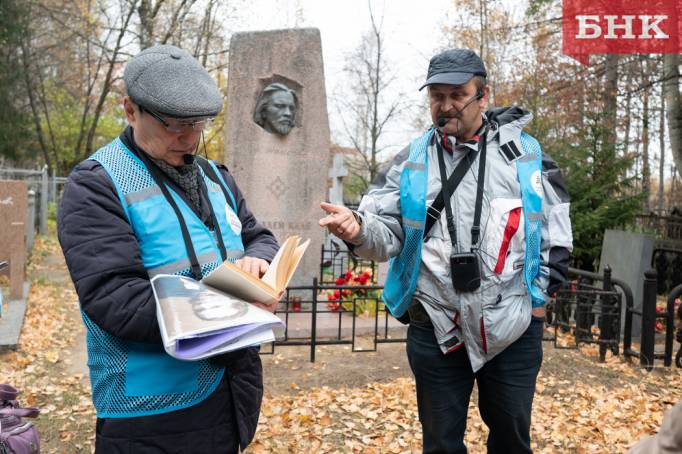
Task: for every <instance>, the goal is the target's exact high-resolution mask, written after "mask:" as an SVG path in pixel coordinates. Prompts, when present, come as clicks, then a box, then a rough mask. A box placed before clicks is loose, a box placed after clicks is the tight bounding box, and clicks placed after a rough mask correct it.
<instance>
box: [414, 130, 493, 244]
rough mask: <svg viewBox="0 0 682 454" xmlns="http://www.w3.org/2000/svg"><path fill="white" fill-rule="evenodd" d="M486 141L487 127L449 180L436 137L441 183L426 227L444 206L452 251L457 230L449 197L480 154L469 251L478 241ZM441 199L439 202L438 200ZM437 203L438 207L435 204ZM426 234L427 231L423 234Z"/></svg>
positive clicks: (438, 215) (441, 149)
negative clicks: (476, 144) (476, 146)
mask: <svg viewBox="0 0 682 454" xmlns="http://www.w3.org/2000/svg"><path fill="white" fill-rule="evenodd" d="M487 141H488V126H487V125H486V127H485V130H484V131H483V134H481V136H480V138H479V141H478V149H477V150H476V151H475V152H469V153H467V154H466V156H464V157H463V158H462V160H461V161H460V163H459V164H458V165H457V167H456V168H455V170H454V171H453V172H452V174H451V175H450V178H449V179H446V177H445V158H444V157H443V153H444V151H443V147H441V144H440V142H439V141H438V137H437V136H436V149H437V154H438V167H439V169H440V181H441V186H442V189H441V192H440V193H439V194H438V196H437V197H436V200H434V201H433V203H432V204H431V206H430V207H429V210H427V213H428V214H429V216H430V218H429V219H427V226H428V227H429V228H430V226H431V225H433V223H434V222H435V221H436V220H437V219H438V218H440V212H441V210H442V207H441V208H440V209H439V208H438V206H442V205H445V218H446V220H447V225H448V233H449V234H450V241H451V242H452V250H453V252H454V251H455V250H458V247H457V230H456V229H455V221H454V217H453V215H452V207H451V206H450V197H452V195H453V194H454V193H455V190H456V189H457V186H459V183H460V182H461V181H462V179H463V178H464V175H466V173H467V171H468V170H469V168H470V167H471V165H472V164H473V162H474V160H475V159H476V155H477V154H480V155H481V156H480V158H479V161H478V177H477V181H476V183H477V190H476V206H475V208H474V224H473V226H472V227H471V249H472V250H473V249H474V246H476V244H478V240H479V237H480V234H481V206H482V204H483V186H484V184H485V156H486V150H487ZM439 198H440V199H441V200H440V202H439V201H438V199H439ZM437 202H438V205H437V204H436V203H437ZM446 202H447V203H446ZM432 210H435V211H436V212H437V213H438V214H437V216H436V215H435V212H434V213H429V211H432ZM432 219H433V221H432ZM429 221H431V222H429ZM426 233H428V230H426V231H425V232H424V234H426Z"/></svg>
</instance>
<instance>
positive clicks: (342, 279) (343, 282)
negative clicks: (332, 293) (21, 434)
mask: <svg viewBox="0 0 682 454" xmlns="http://www.w3.org/2000/svg"><path fill="white" fill-rule="evenodd" d="M334 282H335V283H336V285H343V284H345V283H346V280H345V279H344V278H342V277H337V278H336V281H334Z"/></svg>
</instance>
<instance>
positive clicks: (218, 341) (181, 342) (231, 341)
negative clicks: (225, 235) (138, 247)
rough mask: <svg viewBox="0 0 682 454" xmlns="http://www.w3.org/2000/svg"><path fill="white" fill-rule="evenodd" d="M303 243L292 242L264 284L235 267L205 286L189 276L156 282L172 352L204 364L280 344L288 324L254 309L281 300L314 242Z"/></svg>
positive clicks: (166, 341)
mask: <svg viewBox="0 0 682 454" xmlns="http://www.w3.org/2000/svg"><path fill="white" fill-rule="evenodd" d="M299 242H300V239H299V237H290V238H288V239H287V240H286V241H285V242H284V245H283V246H282V247H281V248H280V250H279V251H278V252H277V255H276V256H275V258H274V259H273V261H272V263H271V264H270V267H269V268H268V272H267V273H266V274H265V275H264V276H263V277H262V278H261V279H257V278H255V277H253V276H251V275H250V274H248V273H246V272H244V271H242V270H240V269H239V268H237V267H236V266H234V265H233V264H231V263H229V262H225V263H223V264H222V265H220V266H219V267H218V268H216V269H215V270H214V271H213V272H212V273H210V274H209V275H208V276H206V278H204V279H203V280H202V281H200V282H197V281H195V280H194V279H192V278H190V277H185V276H177V275H168V274H160V275H157V276H154V278H152V280H151V284H152V289H153V291H154V297H155V299H156V315H157V319H158V322H159V328H160V331H161V338H162V340H163V345H164V348H165V349H166V352H167V353H168V354H169V355H171V356H173V357H175V358H177V359H182V360H198V359H203V358H207V357H209V356H214V355H218V354H220V353H225V352H228V351H233V350H238V349H240V348H245V347H249V346H254V345H260V344H262V343H266V342H272V341H274V340H275V336H274V333H273V331H272V330H273V328H275V327H277V326H284V323H283V322H282V320H281V319H280V318H279V317H278V316H276V315H274V314H272V313H270V312H268V311H265V310H263V309H260V308H259V307H256V306H254V305H253V304H250V303H251V302H264V303H269V302H276V301H278V300H279V299H280V298H281V296H282V294H283V292H284V290H285V289H286V286H287V284H288V283H289V281H290V280H291V277H292V276H293V274H294V271H296V267H297V266H298V263H299V262H300V260H301V257H302V255H303V253H304V252H305V249H306V248H307V246H308V244H309V242H310V240H308V241H306V242H305V243H303V244H301V245H299ZM211 277H212V278H211ZM209 278H211V279H209ZM207 281H208V282H207Z"/></svg>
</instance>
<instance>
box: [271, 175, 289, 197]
mask: <svg viewBox="0 0 682 454" xmlns="http://www.w3.org/2000/svg"><path fill="white" fill-rule="evenodd" d="M268 190H269V191H270V193H271V194H272V195H274V196H275V198H276V199H277V200H279V198H280V197H282V196H283V195H284V193H285V192H287V185H286V183H285V182H284V181H282V179H281V178H280V177H279V176H278V177H277V178H275V179H274V180H273V181H272V182H271V183H270V184H269V185H268Z"/></svg>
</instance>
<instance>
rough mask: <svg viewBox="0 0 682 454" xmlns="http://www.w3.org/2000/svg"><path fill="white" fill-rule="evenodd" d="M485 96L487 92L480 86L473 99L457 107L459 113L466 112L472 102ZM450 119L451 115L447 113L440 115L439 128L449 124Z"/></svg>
mask: <svg viewBox="0 0 682 454" xmlns="http://www.w3.org/2000/svg"><path fill="white" fill-rule="evenodd" d="M484 96H485V93H484V92H483V90H481V89H480V88H479V89H478V90H476V94H475V95H474V96H472V97H471V99H469V101H468V102H467V103H466V104H464V106H463V107H462V108H461V109H457V108H456V107H455V110H457V111H459V113H460V114H461V113H462V112H464V109H466V108H467V107H469V105H470V104H471V103H472V102H474V101H478V100H479V99H481V98H483V97H484ZM448 121H450V117H446V116H445V115H440V116H439V117H438V127H439V128H442V127H444V126H445V125H446V124H448Z"/></svg>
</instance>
